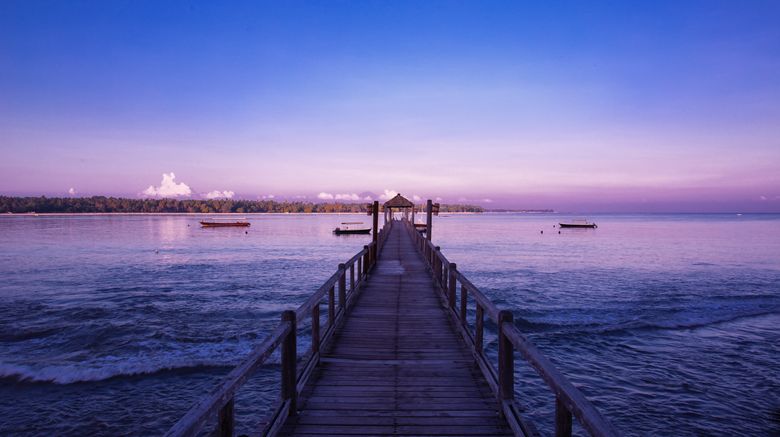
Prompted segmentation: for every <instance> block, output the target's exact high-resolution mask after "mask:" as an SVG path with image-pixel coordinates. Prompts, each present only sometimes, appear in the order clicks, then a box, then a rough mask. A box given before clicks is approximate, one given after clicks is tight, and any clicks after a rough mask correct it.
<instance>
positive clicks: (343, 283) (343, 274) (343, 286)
mask: <svg viewBox="0 0 780 437" xmlns="http://www.w3.org/2000/svg"><path fill="white" fill-rule="evenodd" d="M346 307H347V271H346V265H344V264H339V308H340V309H341V310H346Z"/></svg>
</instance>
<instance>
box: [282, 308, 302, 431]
mask: <svg viewBox="0 0 780 437" xmlns="http://www.w3.org/2000/svg"><path fill="white" fill-rule="evenodd" d="M282 322H289V323H290V324H291V325H292V329H290V333H289V334H287V337H285V338H284V341H283V342H282V401H290V409H289V415H290V416H295V415H296V414H297V413H298V411H297V409H298V388H297V387H296V379H297V371H296V364H297V361H298V353H297V351H296V344H297V343H296V339H295V335H296V331H297V327H296V323H295V311H289V310H288V311H285V312H283V313H282Z"/></svg>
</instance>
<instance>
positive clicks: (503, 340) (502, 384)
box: [498, 310, 515, 402]
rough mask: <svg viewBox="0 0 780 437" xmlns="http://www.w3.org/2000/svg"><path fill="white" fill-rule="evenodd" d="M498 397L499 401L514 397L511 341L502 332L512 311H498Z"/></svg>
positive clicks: (510, 317) (508, 322) (509, 319)
mask: <svg viewBox="0 0 780 437" xmlns="http://www.w3.org/2000/svg"><path fill="white" fill-rule="evenodd" d="M498 320H499V325H498V397H499V400H500V401H501V402H503V401H508V400H511V399H513V398H514V397H515V361H514V356H515V355H514V351H513V347H512V341H511V340H509V338H508V337H507V336H506V333H505V332H504V330H505V329H507V326H514V325H512V312H511V311H507V310H503V311H501V312H500V313H498Z"/></svg>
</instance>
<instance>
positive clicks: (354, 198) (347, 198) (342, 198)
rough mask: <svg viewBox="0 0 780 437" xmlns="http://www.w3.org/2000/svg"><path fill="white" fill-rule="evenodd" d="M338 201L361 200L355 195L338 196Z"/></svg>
mask: <svg viewBox="0 0 780 437" xmlns="http://www.w3.org/2000/svg"><path fill="white" fill-rule="evenodd" d="M336 200H353V201H355V200H360V196H358V195H357V194H355V193H352V194H336Z"/></svg>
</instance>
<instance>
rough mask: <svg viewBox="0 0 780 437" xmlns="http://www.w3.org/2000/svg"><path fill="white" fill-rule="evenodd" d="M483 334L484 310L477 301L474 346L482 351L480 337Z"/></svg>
mask: <svg viewBox="0 0 780 437" xmlns="http://www.w3.org/2000/svg"><path fill="white" fill-rule="evenodd" d="M484 336H485V310H484V309H482V305H480V304H479V302H477V320H476V321H475V322H474V348H475V349H476V350H477V353H480V354H481V353H482V339H483V338H484Z"/></svg>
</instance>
